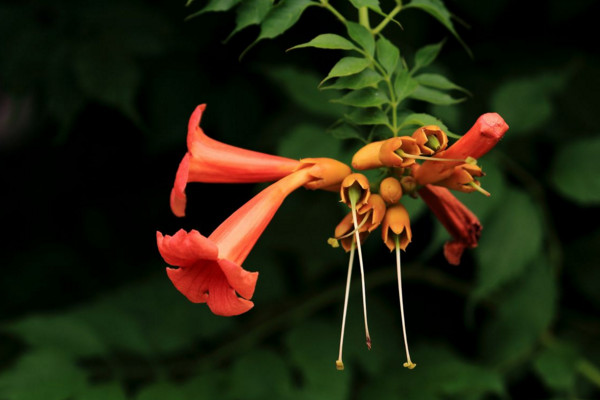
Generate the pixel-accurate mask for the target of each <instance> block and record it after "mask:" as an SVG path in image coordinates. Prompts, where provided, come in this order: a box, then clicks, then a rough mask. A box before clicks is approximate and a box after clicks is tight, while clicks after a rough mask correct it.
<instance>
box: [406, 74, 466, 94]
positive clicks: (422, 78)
mask: <svg viewBox="0 0 600 400" xmlns="http://www.w3.org/2000/svg"><path fill="white" fill-rule="evenodd" d="M415 80H416V81H417V82H419V84H421V85H423V86H428V87H432V88H434V89H442V90H453V89H454V90H460V91H461V92H465V93H467V94H469V91H468V90H467V89H465V88H462V87H460V86H458V85H456V84H455V83H452V82H450V80H448V78H446V77H445V76H442V75H438V74H421V75H418V76H415Z"/></svg>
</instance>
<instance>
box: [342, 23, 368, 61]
mask: <svg viewBox="0 0 600 400" xmlns="http://www.w3.org/2000/svg"><path fill="white" fill-rule="evenodd" d="M346 28H347V29H348V35H350V37H351V38H352V40H354V41H355V42H356V43H358V44H359V46H360V47H361V48H362V49H363V50H364V51H365V52H366V53H367V54H369V55H371V57H372V56H373V54H375V39H374V38H373V35H372V34H371V32H369V30H368V29H367V28H365V27H364V26H362V25H360V24H357V23H356V22H350V21H348V22H346Z"/></svg>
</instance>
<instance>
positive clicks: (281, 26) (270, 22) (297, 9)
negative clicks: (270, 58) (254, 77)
mask: <svg viewBox="0 0 600 400" xmlns="http://www.w3.org/2000/svg"><path fill="white" fill-rule="evenodd" d="M312 4H313V3H312V1H311V0H281V1H279V2H278V3H277V5H275V6H274V7H273V8H272V9H271V10H270V11H269V13H268V14H267V16H266V17H265V19H264V20H263V21H262V23H261V28H260V34H259V35H258V38H257V39H256V40H255V41H254V43H252V45H250V46H253V45H254V44H256V43H258V42H259V41H261V40H263V39H272V38H274V37H277V36H279V35H281V34H282V33H283V32H285V31H287V30H288V29H289V28H291V27H292V26H293V25H294V24H295V23H296V22H297V21H298V20H299V19H300V16H301V15H302V13H303V12H304V10H306V8H307V7H308V6H310V5H312Z"/></svg>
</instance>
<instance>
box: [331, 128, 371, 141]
mask: <svg viewBox="0 0 600 400" xmlns="http://www.w3.org/2000/svg"><path fill="white" fill-rule="evenodd" d="M329 133H331V136H333V137H334V138H336V139H358V140H360V141H362V142H365V139H364V138H363V137H362V135H361V134H360V133H359V132H358V131H357V130H356V129H354V128H353V127H351V126H350V125H347V124H341V125H338V126H336V127H335V128H332V129H330V130H329Z"/></svg>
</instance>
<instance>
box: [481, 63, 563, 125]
mask: <svg viewBox="0 0 600 400" xmlns="http://www.w3.org/2000/svg"><path fill="white" fill-rule="evenodd" d="M565 82H566V76H565V75H560V74H553V75H550V74H542V75H538V76H532V77H529V78H519V79H515V80H512V81H509V82H505V83H503V84H502V85H501V86H499V87H498V89H496V90H495V91H494V93H493V94H492V100H491V104H492V109H493V110H494V111H496V112H498V113H499V114H500V115H502V116H503V118H504V119H505V120H506V121H507V123H508V124H509V125H510V132H511V135H510V136H511V137H512V136H513V135H515V134H521V135H523V134H527V133H534V132H539V133H541V132H542V129H543V128H544V127H545V126H546V125H547V124H548V123H549V122H550V119H551V118H552V116H553V115H554V114H555V112H554V110H555V107H554V104H553V103H552V96H553V95H555V94H556V93H557V92H559V91H560V90H562V88H563V85H564V83H565Z"/></svg>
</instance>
